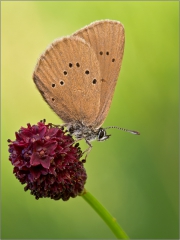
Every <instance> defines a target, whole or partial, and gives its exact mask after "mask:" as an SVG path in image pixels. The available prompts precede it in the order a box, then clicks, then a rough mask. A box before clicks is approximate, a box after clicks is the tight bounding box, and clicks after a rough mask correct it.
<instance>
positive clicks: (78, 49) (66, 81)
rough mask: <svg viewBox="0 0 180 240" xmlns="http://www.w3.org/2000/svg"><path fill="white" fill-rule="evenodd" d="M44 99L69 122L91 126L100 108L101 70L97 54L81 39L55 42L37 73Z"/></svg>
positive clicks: (37, 82)
mask: <svg viewBox="0 0 180 240" xmlns="http://www.w3.org/2000/svg"><path fill="white" fill-rule="evenodd" d="M33 80H34V82H35V84H36V86H37V88H38V89H39V91H40V93H41V95H42V96H43V98H44V99H45V101H46V102H47V103H48V104H49V106H50V107H51V108H52V109H53V110H54V111H55V112H56V114H57V115H58V116H59V117H60V118H61V119H62V120H63V121H64V122H65V123H70V122H74V121H80V122H82V123H84V124H85V125H87V126H88V125H91V123H92V122H94V121H95V119H96V118H97V115H98V112H99V106H100V89H101V81H100V68H99V61H98V60H97V57H96V54H95V52H94V50H93V49H92V48H91V47H90V45H89V44H88V43H86V42H85V40H83V39H82V38H79V37H73V36H70V37H66V38H61V39H58V40H56V41H54V42H53V43H52V44H51V45H50V47H49V48H48V49H47V50H46V51H45V52H44V53H43V54H42V55H41V57H40V59H39V61H38V63H37V65H36V68H35V70H34V73H33Z"/></svg>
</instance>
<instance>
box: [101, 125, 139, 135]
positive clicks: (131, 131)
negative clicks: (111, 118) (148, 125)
mask: <svg viewBox="0 0 180 240" xmlns="http://www.w3.org/2000/svg"><path fill="white" fill-rule="evenodd" d="M109 128H116V129H118V130H122V131H125V132H129V133H132V134H135V135H140V132H137V131H133V130H129V129H125V128H120V127H116V126H112V127H106V128H104V129H109Z"/></svg>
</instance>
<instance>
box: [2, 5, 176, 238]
mask: <svg viewBox="0 0 180 240" xmlns="http://www.w3.org/2000/svg"><path fill="white" fill-rule="evenodd" d="M178 8H179V2H163V1H161V2H129V1H127V2H96V1H92V2H33V1H32V2H21V1H19V2H15V1H12V2H5V1H4V2H1V11H2V23H1V26H2V45H1V46H2V47H1V50H2V85H1V86H2V91H1V94H2V126H1V129H2V146H1V149H2V168H1V170H2V172H1V174H2V175H1V176H2V177H1V179H2V182H1V183H2V185H1V186H2V188H1V193H2V232H1V235H2V236H1V237H2V238H9V239H10V238H25V239H26V238H32V239H33V238H36V239H38V238H43V239H44V238H51V239H54V238H57V239H60V238H81V239H86V238H91V239H102V238H103V239H112V238H115V237H114V235H113V234H112V233H111V231H110V230H109V229H108V227H107V226H106V225H105V223H104V222H103V221H102V220H101V219H100V218H99V216H97V214H96V213H95V212H94V211H93V210H92V209H91V208H90V206H89V205H88V204H87V203H86V202H85V201H84V200H83V199H82V198H81V197H77V198H75V199H70V200H69V201H67V202H63V201H54V200H50V199H40V200H38V201H37V200H35V199H34V197H33V196H31V195H30V193H29V192H24V190H23V188H24V186H23V185H21V184H20V183H19V182H18V180H17V179H15V177H14V175H13V174H12V170H13V168H12V165H11V164H10V162H9V161H8V147H7V145H8V144H7V139H8V138H10V139H12V140H14V139H15V136H14V132H15V131H17V130H19V128H20V127H21V126H26V123H28V122H30V123H31V124H35V123H37V122H38V121H39V120H40V119H43V118H46V119H47V122H53V123H54V124H59V123H61V120H60V119H59V118H58V117H57V116H56V114H55V113H54V112H53V111H52V110H51V109H50V108H49V107H48V106H47V104H46V103H45V102H44V101H43V99H42V97H41V96H40V94H39V92H38V90H37V89H36V87H35V85H34V83H33V81H32V72H33V69H34V66H35V65H36V62H37V59H38V57H39V56H40V54H41V53H42V52H43V51H44V50H45V48H46V47H47V46H48V45H49V44H50V43H51V42H52V41H53V40H54V39H55V38H58V37H61V36H66V35H70V34H72V33H73V32H75V31H76V30H78V29H80V28H81V27H83V26H85V25H88V24H89V23H91V22H93V21H95V20H100V19H112V20H119V21H121V22H122V23H123V24H124V27H125V33H126V44H125V52H124V59H123V64H122V68H121V74H120V78H119V81H118V84H117V87H116V91H115V94H114V98H113V102H112V105H111V109H110V112H109V115H108V117H107V119H106V121H105V124H104V126H120V127H124V128H129V129H133V130H138V131H140V132H141V135H140V136H134V135H131V134H129V133H125V132H121V131H118V130H114V129H110V130H109V131H108V133H110V134H112V137H111V138H110V140H108V141H105V142H103V143H99V142H93V150H92V151H91V153H90V155H89V157H88V159H87V163H86V164H85V167H86V170H87V174H88V180H87V184H86V188H87V189H88V190H89V191H90V192H91V193H92V194H93V195H94V196H96V197H97V199H99V201H100V202H102V204H103V205H104V206H105V207H106V208H107V209H108V210H109V211H110V212H111V213H112V214H113V216H114V217H115V218H116V219H117V221H118V222H119V223H120V224H121V226H122V227H123V228H124V230H125V231H126V232H127V234H128V235H129V236H130V237H131V239H137V238H138V239H148V238H151V239H160V238H161V239H175V238H178V232H179V230H178V223H179V218H178V145H179V144H178V77H179V72H178V67H179V58H178V52H179V43H178V41H179V23H178V18H179V9H178ZM81 146H82V147H83V148H85V147H86V144H85V143H84V142H83V141H82V142H81Z"/></svg>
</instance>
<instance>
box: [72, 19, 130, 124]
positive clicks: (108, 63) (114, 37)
mask: <svg viewBox="0 0 180 240" xmlns="http://www.w3.org/2000/svg"><path fill="white" fill-rule="evenodd" d="M74 36H79V37H81V38H83V39H85V41H86V42H88V43H89V44H90V46H91V47H92V48H93V50H94V51H95V53H96V56H97V59H98V61H99V65H100V72H101V75H100V79H101V83H102V84H101V95H100V108H99V113H98V115H97V118H96V120H95V121H94V122H93V123H92V125H93V126H94V127H95V128H98V127H99V126H101V125H102V123H103V122H104V120H105V118H106V116H107V114H108V111H109V108H110V105H111V101H112V97H113V94H114V89H115V86H116V83H117V79H118V75H119V71H120V67H121V63H122V57H123V52H124V41H125V37H124V28H123V25H122V24H121V23H120V22H118V21H111V20H102V21H97V22H94V23H92V24H90V25H89V26H86V27H84V28H82V29H81V30H79V31H77V32H76V33H75V34H74Z"/></svg>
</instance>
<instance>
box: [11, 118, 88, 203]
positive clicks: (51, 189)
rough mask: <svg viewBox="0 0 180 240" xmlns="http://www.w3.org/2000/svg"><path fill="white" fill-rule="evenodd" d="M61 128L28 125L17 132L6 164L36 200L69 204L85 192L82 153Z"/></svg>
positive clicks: (43, 124) (40, 124) (42, 123)
mask: <svg viewBox="0 0 180 240" xmlns="http://www.w3.org/2000/svg"><path fill="white" fill-rule="evenodd" d="M66 132H67V131H63V128H59V127H57V126H53V125H52V124H45V121H41V122H38V124H37V125H33V126H31V125H30V124H27V128H23V127H21V129H20V130H19V132H18V133H17V132H16V140H15V141H11V140H8V142H10V144H9V152H10V156H9V160H10V161H11V163H12V165H13V166H14V170H13V172H14V174H15V176H16V178H17V179H19V181H20V182H21V183H22V184H26V186H25V188H24V190H25V191H27V190H28V189H29V190H30V191H31V194H33V195H34V196H35V198H36V199H39V198H43V197H49V198H52V199H55V200H58V199H62V200H64V201H66V200H68V199H69V198H70V197H73V198H74V197H76V196H77V195H78V194H80V193H81V192H82V191H83V189H84V184H85V182H86V179H87V175H86V171H85V168H84V166H83V161H80V157H81V156H82V152H81V150H80V148H79V147H78V146H79V144H78V143H76V144H75V146H73V142H74V140H73V138H72V137H71V136H70V135H67V134H66Z"/></svg>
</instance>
